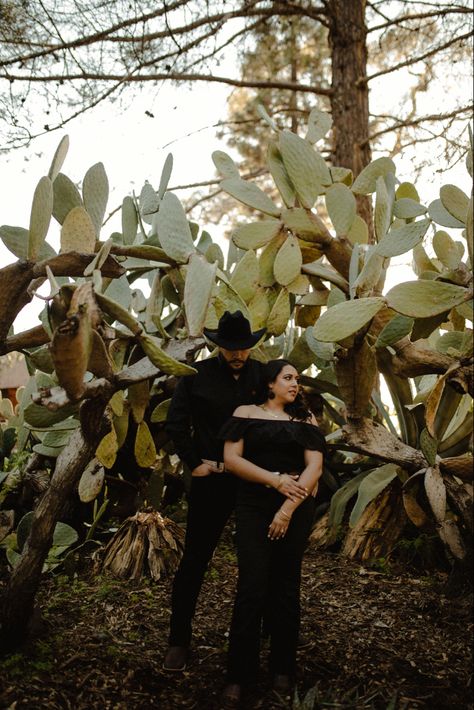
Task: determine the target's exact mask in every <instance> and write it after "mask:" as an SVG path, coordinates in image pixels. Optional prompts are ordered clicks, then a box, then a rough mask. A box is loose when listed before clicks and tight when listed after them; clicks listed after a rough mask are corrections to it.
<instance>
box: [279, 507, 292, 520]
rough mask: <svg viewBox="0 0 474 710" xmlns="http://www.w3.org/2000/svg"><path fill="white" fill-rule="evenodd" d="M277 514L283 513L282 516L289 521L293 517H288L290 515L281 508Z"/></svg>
mask: <svg viewBox="0 0 474 710" xmlns="http://www.w3.org/2000/svg"><path fill="white" fill-rule="evenodd" d="M277 512H278V513H281V514H282V515H284V516H285V518H286V519H287V520H291V515H288V513H285V511H284V510H282V509H281V508H278V511H277Z"/></svg>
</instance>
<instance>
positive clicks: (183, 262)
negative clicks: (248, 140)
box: [0, 108, 473, 534]
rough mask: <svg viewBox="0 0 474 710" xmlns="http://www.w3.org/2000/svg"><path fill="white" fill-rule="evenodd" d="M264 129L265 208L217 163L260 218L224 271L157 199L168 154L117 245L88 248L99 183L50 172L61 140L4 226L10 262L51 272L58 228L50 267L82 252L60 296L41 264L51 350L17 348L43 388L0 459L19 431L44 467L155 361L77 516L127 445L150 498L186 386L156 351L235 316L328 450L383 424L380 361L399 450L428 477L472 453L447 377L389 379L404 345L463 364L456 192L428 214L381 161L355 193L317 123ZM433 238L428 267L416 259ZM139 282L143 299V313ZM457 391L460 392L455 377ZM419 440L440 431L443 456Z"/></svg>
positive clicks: (206, 238) (218, 255)
mask: <svg viewBox="0 0 474 710" xmlns="http://www.w3.org/2000/svg"><path fill="white" fill-rule="evenodd" d="M260 116H261V118H262V119H263V123H262V125H264V126H265V129H264V130H267V132H268V140H267V143H266V146H265V148H266V161H267V166H266V167H267V168H268V171H269V174H270V175H271V177H272V179H273V182H274V184H275V189H273V190H272V192H271V197H270V195H269V194H268V192H269V191H267V188H265V189H261V187H259V186H258V185H256V184H255V183H254V182H252V181H249V180H244V179H242V178H241V177H240V175H239V170H238V167H237V166H236V164H235V162H234V161H233V160H232V159H231V158H230V157H229V156H228V155H227V154H226V153H224V152H222V151H215V152H214V154H213V160H214V163H215V165H216V168H217V170H218V172H219V174H220V175H221V177H222V181H221V183H220V187H221V189H222V190H223V191H225V192H226V193H227V194H228V195H230V196H231V197H233V198H235V199H236V200H238V201H240V202H241V203H243V204H244V205H246V207H247V208H249V210H248V211H252V210H253V211H254V214H252V217H251V218H250V219H249V220H248V223H239V224H238V225H236V226H235V227H234V229H233V230H232V243H231V244H230V246H229V255H228V257H227V258H226V255H224V254H223V252H222V249H221V247H220V246H219V245H218V244H217V243H215V242H214V241H213V239H212V236H211V234H210V233H209V232H207V231H206V230H205V229H204V230H201V228H200V225H198V224H196V223H194V222H190V221H189V220H188V217H187V214H186V212H185V210H184V208H183V205H182V204H181V202H180V200H179V198H178V197H177V196H176V195H175V194H173V193H170V192H169V191H167V186H168V183H169V180H170V175H171V170H172V162H173V161H172V157H171V156H168V157H167V158H166V161H165V164H164V166H163V170H162V173H161V177H160V181H159V186H158V189H155V188H154V187H153V186H152V185H151V184H150V183H146V184H145V185H144V187H143V189H142V190H141V192H140V196H139V199H138V201H137V200H136V199H135V198H132V197H130V196H127V197H125V199H124V200H123V202H122V211H121V229H122V231H121V232H115V233H114V234H113V235H112V237H111V238H110V239H107V240H106V241H99V238H100V231H101V227H102V222H103V217H104V214H105V210H106V206H107V199H108V193H109V180H108V177H107V175H106V173H105V170H104V167H103V165H102V164H101V163H96V164H95V165H94V166H92V167H91V168H90V169H89V170H88V171H87V173H86V175H85V177H84V180H83V183H82V186H81V189H78V187H77V186H76V185H75V184H74V183H73V182H72V181H71V180H70V179H69V178H68V177H67V176H66V175H64V174H63V173H61V172H60V170H61V168H62V164H63V162H64V158H65V155H66V152H67V147H68V141H67V140H66V139H63V141H61V143H60V145H59V147H58V150H57V151H56V155H55V156H54V158H53V161H52V164H51V168H50V170H49V173H48V177H44V178H41V180H40V181H39V184H38V187H37V188H36V191H35V195H34V198H33V205H32V208H31V214H30V221H29V227H28V229H25V228H23V227H12V226H3V227H0V238H1V239H2V241H3V243H4V244H5V245H6V246H7V248H9V249H10V250H11V251H12V252H13V253H14V254H15V255H16V256H17V257H18V258H23V259H24V258H26V257H27V258H29V259H31V260H33V261H39V260H44V259H46V260H47V261H48V260H49V261H50V260H51V259H52V258H53V256H54V251H53V250H52V248H51V247H50V246H49V245H48V242H47V235H48V227H49V223H50V220H51V217H54V218H55V219H56V221H57V222H58V223H59V224H60V225H61V252H63V253H64V255H65V256H67V257H68V258H69V257H71V259H74V258H75V257H74V255H75V254H76V256H77V252H79V253H80V254H81V255H82V256H81V258H82V259H83V262H81V264H83V265H82V266H81V270H80V271H79V274H78V267H77V263H76V262H75V266H74V268H72V267H71V273H70V276H71V279H74V278H75V279H76V280H75V281H73V282H71V281H69V283H67V284H66V283H64V282H63V281H59V280H58V283H56V279H55V277H54V276H53V270H51V266H50V265H49V264H48V268H49V272H47V273H48V276H49V278H50V283H51V289H52V292H51V297H50V299H49V303H48V307H47V309H45V311H44V312H43V314H42V322H43V324H44V328H45V330H46V331H47V332H48V333H50V334H51V338H52V342H53V346H52V348H51V354H49V351H48V352H46V350H44V351H43V350H41V349H40V350H38V349H34V348H31V349H29V348H26V351H27V356H28V362H29V367H30V368H31V371H32V372H34V371H35V369H36V373H35V376H34V377H32V378H31V381H30V383H29V384H28V386H27V388H26V389H25V391H24V392H23V393H20V397H19V401H20V405H19V407H18V408H17V410H16V411H15V412H9V413H8V427H6V428H4V430H3V433H2V438H1V440H0V444H1V447H2V451H3V455H4V456H8V455H9V454H10V453H11V450H12V449H11V446H12V440H13V438H12V437H13V435H12V434H11V430H13V431H14V432H15V433H16V434H17V437H18V442H19V443H18V447H19V448H21V447H24V446H25V442H26V438H28V437H29V438H31V443H32V448H33V450H34V451H35V452H36V453H39V454H42V455H43V456H45V457H47V458H48V460H49V461H53V463H52V464H51V465H52V466H53V465H54V459H55V458H56V457H57V456H58V454H60V452H61V451H62V450H63V449H64V447H65V446H67V445H68V442H69V440H70V436H71V433H72V431H73V430H74V427H76V426H78V411H79V402H80V400H81V398H82V397H83V395H84V392H85V389H86V387H87V383H88V382H90V381H91V380H92V379H93V378H95V379H96V380H100V378H102V377H103V378H105V379H108V380H109V381H113V379H114V377H116V376H120V373H121V372H123V370H125V369H129V371H132V372H136V371H137V370H139V369H140V367H144V365H143V363H142V364H140V362H139V361H140V360H142V359H143V358H148V360H149V361H150V362H151V363H152V364H153V365H154V366H155V368H157V369H158V370H159V371H160V376H159V378H157V380H156V381H155V383H154V385H153V387H149V386H148V385H145V386H142V385H141V384H140V383H136V384H133V385H131V386H129V387H128V388H126V389H125V390H124V393H123V394H122V395H120V396H119V397H115V396H114V397H113V398H112V399H111V401H110V403H109V406H108V415H109V416H110V417H111V421H112V424H113V428H112V430H111V431H110V432H109V433H108V434H107V435H106V436H105V437H104V438H103V439H102V441H101V442H100V443H99V445H98V448H97V451H96V459H97V461H96V463H94V464H93V463H91V468H89V467H87V468H86V470H85V471H84V474H83V477H82V479H81V484H80V487H79V488H80V490H79V493H80V496H81V499H82V500H83V501H88V502H92V501H94V503H95V504H97V503H98V499H97V496H98V495H99V493H100V492H101V491H103V490H104V487H103V476H104V469H110V468H111V467H112V466H113V465H114V463H115V462H116V460H117V456H118V454H119V452H120V451H122V448H123V447H124V445H125V442H126V441H127V437H128V438H130V437H132V438H133V442H132V448H133V451H134V455H135V460H136V462H137V463H138V464H139V465H140V466H142V467H146V468H150V469H152V470H153V475H154V476H155V478H154V479H153V480H154V482H153V486H154V488H153V490H154V493H153V496H154V500H158V497H159V494H160V491H161V490H162V481H163V476H164V473H165V469H166V467H167V466H169V465H171V464H170V463H169V459H168V458H167V455H165V453H164V449H163V446H166V445H167V442H166V441H165V438H164V437H163V435H162V423H163V421H164V419H165V417H166V411H167V407H168V404H169V389H166V388H165V387H162V384H163V380H164V379H165V378H166V377H167V376H181V375H184V376H185V375H190V374H193V373H194V372H195V369H194V368H193V367H192V366H191V365H190V364H189V362H186V363H184V362H183V361H182V359H184V356H183V358H179V359H177V358H175V357H172V356H171V355H170V354H169V353H168V352H167V348H168V346H169V345H170V343H171V344H172V345H177V344H179V343H180V341H182V340H186V338H188V337H192V338H200V337H201V336H202V333H203V329H204V328H205V327H208V328H209V327H210V328H215V327H216V326H217V323H218V319H219V317H220V316H221V315H222V314H223V313H224V311H225V310H231V311H233V310H236V309H240V310H242V312H243V313H244V315H246V316H247V317H248V318H249V319H250V321H251V325H252V328H253V329H254V330H255V329H257V328H264V327H265V328H266V329H267V333H266V337H265V339H264V340H263V341H262V342H261V343H259V346H258V349H256V351H255V356H256V357H258V358H259V359H261V360H264V361H265V360H266V359H268V358H269V357H274V356H275V354H276V355H277V356H281V355H285V356H288V355H289V356H290V358H291V359H293V360H294V362H295V365H296V366H297V367H298V370H299V371H300V372H302V373H303V375H304V377H305V384H306V386H307V387H308V388H309V389H311V388H313V389H314V390H315V392H316V393H318V394H319V395H322V397H323V399H324V403H325V405H326V412H329V413H330V414H331V416H329V417H328V419H327V421H326V422H325V425H326V428H327V431H328V433H329V435H330V436H331V437H332V436H334V437H335V439H336V440H339V439H338V437H339V436H340V432H339V429H340V426H341V422H345V421H348V422H352V423H353V424H354V426H356V425H357V424H359V423H360V421H361V420H362V418H363V417H367V416H369V415H370V414H372V413H374V412H375V411H376V409H375V406H374V405H376V406H378V408H379V410H380V397H378V394H377V392H376V391H375V390H374V388H375V387H376V382H377V377H378V369H377V368H378V367H379V366H380V363H381V362H382V361H383V362H385V364H386V369H385V370H384V376H385V378H386V381H387V383H388V385H389V389H390V393H391V396H392V398H393V401H394V404H395V407H396V411H397V417H398V423H397V425H398V428H399V430H400V432H401V438H403V439H404V441H406V442H409V443H410V444H411V445H417V446H419V447H420V450H421V452H422V454H423V455H424V456H425V459H426V464H427V465H431V466H437V465H438V463H439V462H438V459H439V458H440V457H443V458H444V459H446V458H449V457H450V456H459V455H461V454H464V453H465V452H466V451H467V450H468V447H469V437H470V436H471V433H472V424H471V425H469V422H468V414H469V411H470V410H469V406H470V405H469V403H468V405H466V399H465V398H468V395H467V394H466V395H463V396H460V395H459V396H458V395H456V396H455V395H454V394H453V395H451V394H450V392H449V390H450V389H451V388H449V387H448V386H446V387H445V384H446V382H447V379H448V375H447V374H446V375H444V374H442V373H441V375H440V376H438V375H434V376H433V378H432V380H430V382H429V384H428V383H427V382H426V381H425V382H424V383H422V384H423V386H422V387H420V388H419V389H418V390H417V392H416V395H415V396H416V399H415V401H413V394H412V389H415V385H416V386H418V384H420V383H419V382H417V381H416V380H414V381H413V383H412V384H413V387H412V385H411V384H410V382H409V379H410V378H411V376H409V375H404V374H403V363H402V365H399V364H398V368H399V369H398V370H397V374H396V375H395V374H394V371H395V370H394V366H393V365H394V359H393V358H394V357H395V352H396V351H397V344H398V343H399V342H400V341H402V339H406V340H404V346H406V345H407V344H410V345H413V346H414V345H416V344H417V340H418V338H420V337H429V343H428V344H427V345H426V347H430V348H431V350H432V351H433V352H435V353H437V354H438V355H443V356H445V357H447V358H451V360H450V362H451V363H452V370H450V371H449V373H448V374H449V375H450V376H451V374H452V373H454V369H455V368H456V367H459V359H460V358H467V357H470V356H471V355H472V347H471V346H470V344H469V341H470V336H471V331H470V330H469V328H467V327H466V318H470V316H471V312H470V307H469V301H470V299H472V290H471V281H470V278H471V275H472V266H471V263H470V261H469V258H470V257H472V240H473V234H472V232H473V227H472V216H471V215H470V209H469V203H470V201H469V198H468V196H467V194H466V193H465V192H463V191H462V190H460V189H459V188H457V187H456V186H453V185H446V186H443V187H442V188H441V190H440V198H439V199H438V200H435V201H433V202H432V203H431V204H430V205H429V206H428V207H427V208H426V207H425V206H424V205H423V204H422V202H421V199H420V196H419V195H418V192H417V190H416V187H415V186H414V185H413V184H412V183H409V182H400V181H399V180H398V178H397V177H396V166H395V163H394V162H393V161H392V160H391V159H390V158H388V157H380V158H377V159H376V160H374V161H373V162H372V163H370V165H368V166H366V167H365V168H364V169H363V170H362V171H361V173H360V174H359V175H357V176H356V177H355V180H353V176H352V174H351V172H350V171H348V170H347V169H345V168H342V167H339V166H329V165H328V164H327V163H326V162H325V160H324V159H323V157H322V155H321V153H320V152H319V151H318V149H317V148H316V147H315V144H316V143H317V142H318V141H319V140H321V139H322V138H323V137H324V136H325V135H326V134H327V132H328V130H329V128H330V125H331V121H330V118H329V116H328V115H327V114H325V113H324V112H322V111H320V110H319V109H313V111H311V113H310V115H309V122H308V129H307V133H306V138H301V137H300V136H298V135H296V134H294V133H291V132H290V131H288V130H280V129H279V126H278V125H277V124H276V122H275V121H273V119H272V118H270V117H269V116H268V114H267V113H266V111H265V110H264V109H263V108H262V109H260ZM262 167H263V166H262ZM259 184H260V183H259ZM360 195H365V196H369V199H370V200H372V205H373V208H374V232H373V233H372V231H371V229H372V228H371V227H369V225H368V224H367V223H366V222H365V221H364V220H363V219H362V217H361V216H360V215H358V214H357V201H356V197H357V196H360ZM327 217H329V220H328V219H327ZM440 227H441V228H440ZM452 229H455V230H462V232H461V234H462V239H463V241H459V240H457V239H456V238H455V237H453V236H452V235H451V234H450V232H449V231H446V230H452ZM431 239H432V244H433V249H434V255H433V256H432V257H431V256H428V253H427V251H426V250H425V247H424V245H426V244H427V243H429V242H430V240H431ZM464 240H465V242H466V244H467V249H466V244H465V242H464ZM369 243H370V244H369ZM465 251H466V252H467V254H466V256H465V253H464V252H465ZM410 252H412V253H413V258H414V262H415V271H416V274H417V277H418V279H417V280H413V281H407V282H402V283H398V284H397V285H396V286H394V287H393V288H391V289H390V290H389V291H388V292H387V293H385V292H384V279H385V275H386V272H387V269H388V268H390V265H389V263H390V259H391V258H392V257H394V256H398V255H402V254H408V253H410ZM140 278H145V279H147V280H148V282H149V284H150V286H151V293H150V296H149V297H148V299H147V297H146V295H145V294H144V293H143V292H142V290H141V288H140V281H139V280H138V279H140ZM75 329H76V330H75ZM183 352H184V351H183ZM402 352H403V351H402ZM51 355H52V357H51ZM399 358H401V359H402V358H403V355H401V356H400V355H399ZM456 363H457V364H456ZM418 366H419V367H422V364H418ZM318 370H319V374H317V373H318ZM438 372H439V370H436V373H438ZM315 375H317V376H315ZM442 378H444V379H442ZM459 382H461V384H460V385H459ZM58 385H59V387H60V388H62V389H63V390H65V392H66V393H67V394H68V395H69V400H70V401H69V402H68V403H67V404H66V406H61V407H57V408H56V409H55V408H54V407H51V408H49V409H47V408H45V407H44V406H41V405H40V404H38V403H37V402H35V401H34V400H33V398H37V396H38V390H39V388H40V387H47V388H55V387H57V386H58ZM425 385H426V386H425ZM458 386H460V387H463V386H464V385H463V384H462V378H460V379H459V380H458ZM374 391H375V395H374V396H372V394H373V392H374ZM458 394H459V393H458ZM151 397H155V400H154V403H153V409H152V410H151V408H150V407H149V405H150V399H151ZM377 397H378V399H377ZM456 397H457V399H456ZM76 400H77V401H76ZM469 401H470V400H469ZM6 406H7V405H6ZM466 406H467V407H468V409H466ZM410 408H411V409H410ZM382 409H383V404H382ZM384 411H385V410H384ZM130 412H132V419H130ZM389 416H391V415H388V414H387V413H386V412H385V418H384V420H383V422H384V423H381V424H380V425H381V426H388V428H389V429H390V431H391V432H392V434H393V431H394V430H395V424H394V423H393V422H392V419H390V418H389V419H388V420H387V418H388V417H389ZM381 422H382V417H381ZM130 424H131V425H132V426H131V427H130V426H129V425H130ZM427 431H432V433H436V437H437V441H436V444H437V446H436V450H434V449H433V446H432V442H431V440H429V439H428V437H427ZM25 432H26V434H25ZM428 436H431V435H428ZM431 439H433V437H431ZM128 444H130V441H129V442H128ZM437 462H438V463H437ZM173 465H174V464H173ZM362 468H364V467H362ZM395 475H397V466H396V465H395V464H390V463H389V464H385V465H382V466H378V467H374V468H373V470H372V472H371V473H370V474H367V473H364V474H363V475H361V476H360V478H359V477H357V478H356V479H354V480H353V481H351V482H350V484H347V487H344V489H341V491H340V492H338V494H336V496H334V498H333V504H332V507H331V513H330V515H331V525H332V526H333V527H334V525H335V526H336V527H337V526H339V525H340V523H341V521H342V517H343V514H344V510H345V507H346V505H347V503H348V501H349V500H350V498H352V497H353V496H355V495H356V493H357V496H358V497H357V503H356V505H355V507H354V509H353V511H352V516H351V524H355V523H356V522H357V520H358V519H360V514H361V513H362V511H363V510H364V509H365V507H366V505H367V503H368V502H369V501H371V500H373V499H374V497H375V496H376V495H377V493H378V492H380V491H381V490H383V489H384V488H385V487H386V486H387V485H388V484H389V482H390V481H391V480H392V479H393V478H394V476H395ZM433 480H434V479H433ZM436 480H438V479H436ZM359 484H360V486H359ZM150 491H151V488H150ZM157 491H158V493H157ZM104 495H105V494H104ZM157 496H158V497H157ZM95 512H96V513H97V515H98V513H99V511H98V510H96V511H95ZM99 517H100V516H99ZM444 523H445V521H443V524H444ZM445 528H446V525H445ZM446 529H447V528H446ZM446 534H447V533H446Z"/></svg>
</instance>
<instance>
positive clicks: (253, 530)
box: [227, 484, 314, 685]
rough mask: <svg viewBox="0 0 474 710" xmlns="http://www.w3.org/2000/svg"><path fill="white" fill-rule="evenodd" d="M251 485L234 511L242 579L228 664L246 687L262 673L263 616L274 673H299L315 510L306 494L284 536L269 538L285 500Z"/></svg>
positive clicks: (231, 675)
mask: <svg viewBox="0 0 474 710" xmlns="http://www.w3.org/2000/svg"><path fill="white" fill-rule="evenodd" d="M251 485H252V489H254V493H249V492H248V485H247V492H246V494H245V496H244V497H241V496H240V495H239V497H238V499H237V505H236V512H235V516H236V529H237V534H236V541H237V556H238V562H239V580H238V584H237V596H236V600H235V604H234V611H233V616H232V624H231V630H230V639H229V656H228V667H227V669H228V682H229V683H238V684H243V685H245V684H248V683H250V682H253V681H254V680H255V679H256V676H257V673H258V667H259V655H260V637H261V626H262V617H263V616H265V624H266V626H267V627H268V630H269V632H270V672H271V673H273V674H282V675H289V676H290V677H294V676H295V670H296V651H297V644H298V632H299V624H300V583H301V562H302V558H303V552H304V549H305V547H306V542H307V540H308V536H309V533H310V530H311V524H312V520H313V514H314V498H312V497H311V498H307V499H306V500H305V501H304V502H303V503H302V504H301V505H300V506H299V507H298V508H297V509H296V511H295V512H294V514H293V516H292V519H291V522H290V525H289V527H288V531H287V533H286V535H285V537H284V538H282V539H281V540H270V539H269V538H268V528H269V525H270V523H271V521H272V519H273V516H274V514H275V512H276V510H277V509H278V508H279V507H280V505H281V504H282V502H283V500H284V498H283V496H281V495H280V494H279V493H277V492H276V491H274V490H273V489H272V490H268V489H266V488H264V487H263V486H260V485H259V484H251ZM252 489H250V490H252Z"/></svg>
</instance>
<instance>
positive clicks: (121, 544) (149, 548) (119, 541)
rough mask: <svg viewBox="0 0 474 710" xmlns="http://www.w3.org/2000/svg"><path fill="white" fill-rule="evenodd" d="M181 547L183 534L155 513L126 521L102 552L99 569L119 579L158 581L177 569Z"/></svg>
mask: <svg viewBox="0 0 474 710" xmlns="http://www.w3.org/2000/svg"><path fill="white" fill-rule="evenodd" d="M183 547H184V531H183V530H182V528H180V527H179V525H177V524H176V523H175V522H173V521H172V520H170V519H169V518H166V517H163V516H162V515H161V513H158V512H157V511H155V510H150V509H147V510H144V511H139V512H138V513H136V514H135V515H133V516H131V517H130V518H127V520H125V522H124V523H123V525H122V526H121V527H120V529H119V530H118V531H117V533H116V534H115V535H114V536H113V538H112V539H111V540H110V542H109V543H108V545H107V546H106V548H105V551H104V557H103V562H102V569H103V570H109V571H110V572H111V573H112V574H114V575H115V576H116V577H120V578H121V579H140V578H141V577H142V576H143V575H144V574H149V575H150V577H151V578H152V579H153V580H154V581H155V582H157V581H158V580H159V579H164V578H166V577H168V576H170V575H171V574H173V573H174V571H175V570H176V568H177V566H178V563H179V561H180V559H181V556H182V553H183Z"/></svg>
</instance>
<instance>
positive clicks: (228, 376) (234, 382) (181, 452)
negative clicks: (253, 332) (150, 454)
mask: <svg viewBox="0 0 474 710" xmlns="http://www.w3.org/2000/svg"><path fill="white" fill-rule="evenodd" d="M193 367H195V368H196V370H197V373H196V374H195V375H188V376H186V377H182V378H181V379H180V380H179V382H178V384H177V386H176V389H175V391H174V394H173V398H172V400H171V404H170V408H169V411H168V416H167V419H166V431H167V432H168V434H169V435H170V437H171V438H172V440H173V442H174V445H175V448H176V453H177V454H178V456H179V457H180V459H181V460H182V461H184V462H185V463H186V464H187V465H188V466H189V468H190V470H191V471H192V470H193V469H195V468H196V467H197V466H199V465H200V464H201V463H202V459H209V460H211V461H223V448H224V442H223V441H219V439H218V438H217V435H218V433H219V431H220V429H221V427H222V425H223V424H224V423H225V422H226V421H227V419H229V417H231V416H232V413H233V411H234V409H235V408H236V407H238V406H240V405H241V404H252V403H253V402H254V401H255V395H256V393H257V389H258V386H259V383H260V377H261V369H262V364H261V363H260V362H258V361H257V360H250V359H249V360H247V362H246V363H245V365H244V366H243V367H242V369H241V370H239V377H238V378H237V379H235V378H234V376H233V374H232V370H231V369H230V367H229V366H228V364H227V363H226V362H225V360H224V359H223V358H222V357H220V356H219V357H212V358H209V359H208V360H202V361H201V362H197V363H194V364H193Z"/></svg>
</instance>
